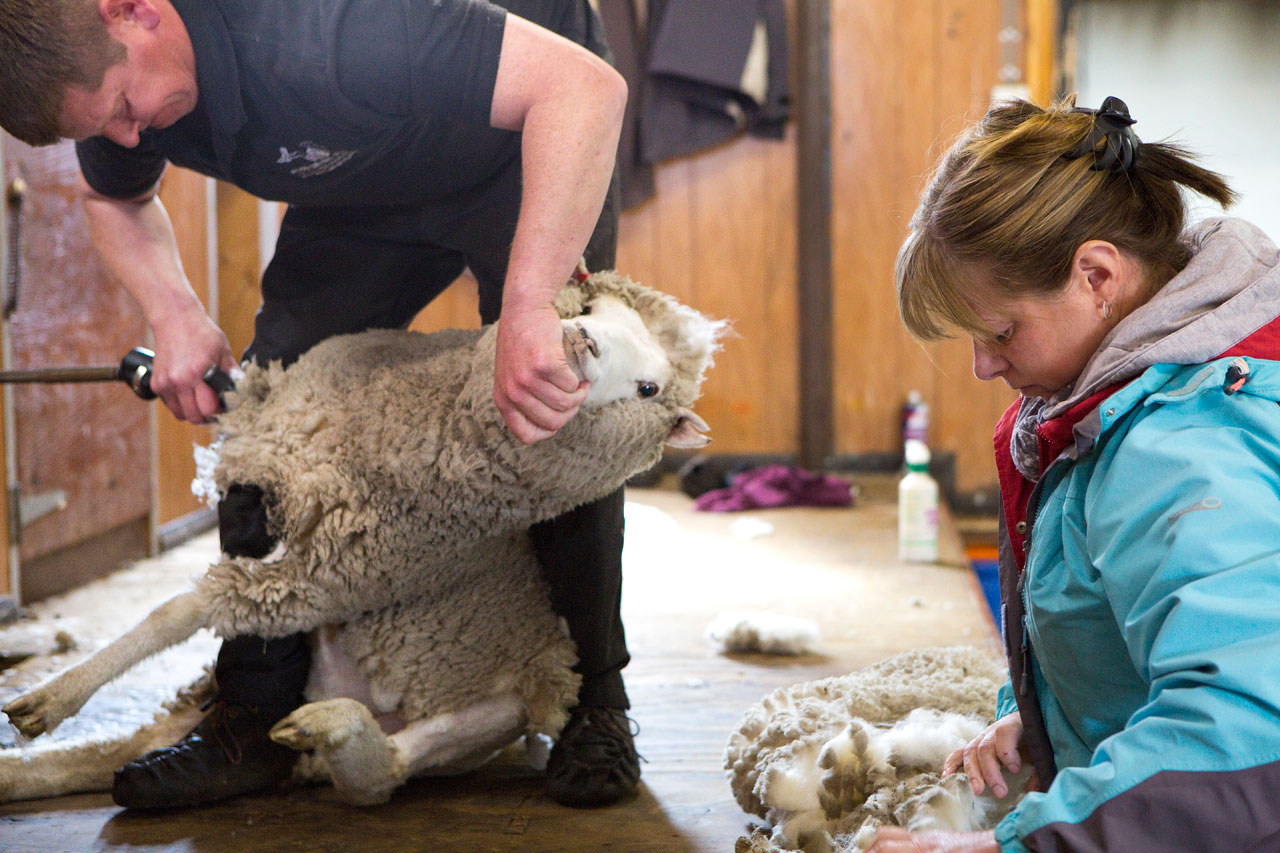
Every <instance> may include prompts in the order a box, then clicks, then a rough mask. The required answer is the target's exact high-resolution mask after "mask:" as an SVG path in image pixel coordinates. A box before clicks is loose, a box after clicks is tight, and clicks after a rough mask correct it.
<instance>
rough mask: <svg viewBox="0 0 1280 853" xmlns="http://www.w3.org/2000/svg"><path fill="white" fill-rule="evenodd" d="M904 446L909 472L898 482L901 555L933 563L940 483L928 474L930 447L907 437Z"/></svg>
mask: <svg viewBox="0 0 1280 853" xmlns="http://www.w3.org/2000/svg"><path fill="white" fill-rule="evenodd" d="M904 449H905V453H904V456H905V459H906V463H907V473H906V475H905V476H904V477H903V478H902V480H901V481H899V483H898V559H900V560H905V561H908V562H913V563H934V562H937V560H938V483H937V481H936V480H934V479H933V478H932V477H930V476H929V447H928V446H927V445H926V444H925V443H924V442H923V441H918V440H916V439H908V440H907V442H906V444H905V448H904Z"/></svg>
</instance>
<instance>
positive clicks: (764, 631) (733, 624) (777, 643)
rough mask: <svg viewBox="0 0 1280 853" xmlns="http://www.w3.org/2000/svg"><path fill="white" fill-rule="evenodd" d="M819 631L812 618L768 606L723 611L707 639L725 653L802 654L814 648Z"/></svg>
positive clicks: (712, 624) (707, 633)
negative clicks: (737, 611)
mask: <svg viewBox="0 0 1280 853" xmlns="http://www.w3.org/2000/svg"><path fill="white" fill-rule="evenodd" d="M818 635H819V631H818V623H816V622H814V621H813V620H812V619H802V618H800V617H799V616H788V615H786V614H783V613H771V612H769V611H767V610H762V611H749V612H744V613H722V614H720V615H719V616H717V617H716V618H715V619H713V620H712V621H711V624H710V625H708V626H707V630H706V638H707V642H709V643H710V644H711V645H712V646H713V647H715V648H716V649H717V650H718V651H720V652H722V653H733V652H762V653H764V654H771V655H802V654H805V653H806V652H809V651H812V650H813V647H814V646H815V645H816V644H817V642H818Z"/></svg>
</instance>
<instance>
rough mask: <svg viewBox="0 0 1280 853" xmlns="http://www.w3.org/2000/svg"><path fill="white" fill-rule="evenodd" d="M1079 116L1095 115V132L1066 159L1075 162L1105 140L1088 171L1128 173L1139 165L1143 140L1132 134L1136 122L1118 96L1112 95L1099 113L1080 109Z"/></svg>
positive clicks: (1090, 132)
mask: <svg viewBox="0 0 1280 853" xmlns="http://www.w3.org/2000/svg"><path fill="white" fill-rule="evenodd" d="M1075 112H1078V113H1091V114H1092V115H1093V129H1092V130H1090V131H1089V135H1088V136H1086V137H1085V138H1084V139H1082V140H1081V141H1080V144H1079V145H1077V146H1076V147H1075V148H1074V149H1072V150H1071V151H1069V152H1068V153H1066V154H1063V155H1062V159H1064V160H1076V159H1079V158H1081V157H1085V156H1088V155H1090V154H1093V153H1094V152H1095V149H1096V148H1097V147H1098V142H1100V141H1102V140H1104V139H1105V140H1106V147H1105V148H1103V150H1102V153H1101V154H1099V155H1098V156H1097V158H1096V159H1095V160H1094V161H1093V163H1092V165H1090V166H1089V168H1090V169H1091V170H1092V171H1095V172H1110V173H1111V174H1113V175H1115V174H1120V173H1122V172H1128V171H1129V170H1130V169H1132V168H1133V167H1134V165H1135V164H1136V163H1137V162H1138V149H1139V147H1140V146H1141V145H1142V141H1141V140H1139V139H1138V136H1137V134H1135V133H1134V132H1133V124H1134V119H1133V117H1132V116H1130V115H1129V107H1128V106H1127V105H1126V104H1125V102H1124V101H1122V100H1120V99H1119V98H1117V97H1114V96H1109V97H1108V98H1107V99H1106V100H1105V101H1103V102H1102V106H1101V107H1098V109H1096V110H1091V109H1087V108H1083V107H1081V108H1078V109H1076V110H1075Z"/></svg>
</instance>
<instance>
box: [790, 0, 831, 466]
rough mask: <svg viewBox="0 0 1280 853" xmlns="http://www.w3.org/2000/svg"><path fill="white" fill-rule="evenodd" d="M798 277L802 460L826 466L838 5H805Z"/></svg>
mask: <svg viewBox="0 0 1280 853" xmlns="http://www.w3.org/2000/svg"><path fill="white" fill-rule="evenodd" d="M797 25H798V31H799V39H798V40H799V45H800V81H799V85H798V86H797V87H796V92H797V99H796V101H797V103H796V108H797V146H798V149H799V150H798V156H797V158H796V161H797V169H798V174H797V177H798V180H797V195H798V203H797V226H798V234H797V241H798V245H797V249H798V251H797V274H798V277H799V280H798V288H797V290H798V296H799V317H798V319H799V326H800V336H799V339H800V343H799V346H800V371H799V374H800V375H799V389H800V464H801V465H802V466H804V467H806V468H814V469H817V468H822V467H823V466H824V465H825V464H826V461H827V457H829V456H830V455H831V452H832V449H833V447H834V433H835V430H834V418H833V403H832V394H833V381H832V362H833V358H832V356H833V352H832V331H831V330H832V324H831V309H832V294H831V266H832V260H831V4H830V0H800V2H799V3H798V4H797Z"/></svg>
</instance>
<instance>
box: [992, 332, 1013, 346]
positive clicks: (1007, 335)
mask: <svg viewBox="0 0 1280 853" xmlns="http://www.w3.org/2000/svg"><path fill="white" fill-rule="evenodd" d="M1012 338H1013V329H1011V328H1010V329H1005V330H1004V331H1003V332H1001V333H1000V334H998V335H996V336H995V338H994V340H995V342H996V343H998V344H1000V345H1001V346H1004V345H1005V344H1007V343H1009V341H1010V340H1011V339H1012Z"/></svg>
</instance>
